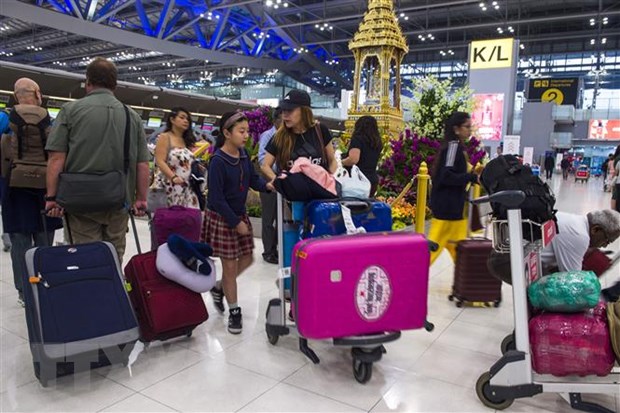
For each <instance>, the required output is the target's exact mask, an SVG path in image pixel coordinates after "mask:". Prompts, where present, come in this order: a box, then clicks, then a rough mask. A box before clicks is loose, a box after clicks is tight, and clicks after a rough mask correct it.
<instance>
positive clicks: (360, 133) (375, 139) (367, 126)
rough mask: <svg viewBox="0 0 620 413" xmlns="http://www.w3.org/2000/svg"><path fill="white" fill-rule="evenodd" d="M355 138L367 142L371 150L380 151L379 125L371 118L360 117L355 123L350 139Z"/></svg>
mask: <svg viewBox="0 0 620 413" xmlns="http://www.w3.org/2000/svg"><path fill="white" fill-rule="evenodd" d="M356 136H357V137H360V138H361V139H362V140H363V141H365V142H367V143H368V144H369V145H370V146H371V148H373V149H381V146H383V142H382V141H381V135H380V134H379V125H377V119H375V118H374V117H373V116H368V115H366V116H362V117H361V118H359V119H358V120H357V121H356V122H355V128H354V129H353V136H352V138H353V137H356Z"/></svg>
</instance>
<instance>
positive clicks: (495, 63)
mask: <svg viewBox="0 0 620 413" xmlns="http://www.w3.org/2000/svg"><path fill="white" fill-rule="evenodd" d="M513 47H514V39H496V40H482V41H479V42H472V43H471V45H470V46H469V68H470V69H496V68H501V67H512V51H513Z"/></svg>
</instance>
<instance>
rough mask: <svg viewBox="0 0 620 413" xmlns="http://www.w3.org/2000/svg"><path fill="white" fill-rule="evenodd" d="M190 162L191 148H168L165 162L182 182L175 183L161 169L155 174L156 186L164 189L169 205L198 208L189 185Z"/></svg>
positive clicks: (192, 158) (191, 156) (192, 159)
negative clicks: (179, 183) (180, 183)
mask: <svg viewBox="0 0 620 413" xmlns="http://www.w3.org/2000/svg"><path fill="white" fill-rule="evenodd" d="M192 162H194V154H193V153H192V151H191V150H189V149H187V148H179V147H173V148H170V151H169V152H168V159H167V160H166V164H168V167H169V168H170V169H171V170H172V172H174V174H175V175H176V176H178V177H179V178H181V179H182V180H183V182H184V183H183V184H182V185H175V184H173V183H172V182H171V181H170V180H169V179H167V178H166V176H164V174H163V173H161V171H160V172H159V173H158V174H157V187H159V188H163V189H165V191H166V200H167V204H168V206H169V207H171V206H173V205H180V206H184V207H186V208H197V209H199V208H200V205H199V203H198V196H197V195H196V193H194V191H193V190H192V188H191V187H190V186H189V179H190V175H191V172H192Z"/></svg>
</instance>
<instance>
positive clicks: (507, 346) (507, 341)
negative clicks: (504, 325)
mask: <svg viewBox="0 0 620 413" xmlns="http://www.w3.org/2000/svg"><path fill="white" fill-rule="evenodd" d="M500 349H501V351H502V355H504V354H506V353H508V352H509V351H510V350H516V349H517V346H516V343H515V335H514V333H512V334H508V335H507V336H506V337H504V339H503V340H502V344H501V346H500Z"/></svg>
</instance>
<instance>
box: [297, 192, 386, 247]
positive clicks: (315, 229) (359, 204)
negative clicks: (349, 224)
mask: <svg viewBox="0 0 620 413" xmlns="http://www.w3.org/2000/svg"><path fill="white" fill-rule="evenodd" d="M342 205H344V206H346V207H348V208H349V209H350V210H351V218H352V219H353V223H354V224H355V226H356V227H363V228H364V229H365V230H366V232H381V231H391V230H392V209H391V208H390V206H389V205H388V204H386V203H384V202H379V201H375V200H372V199H355V198H343V199H341V200H327V201H312V202H310V203H308V204H307V205H306V207H305V211H306V213H305V215H306V216H305V219H304V232H303V238H316V237H321V236H325V235H342V234H346V233H347V229H346V227H345V223H344V218H343V216H342Z"/></svg>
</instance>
